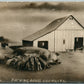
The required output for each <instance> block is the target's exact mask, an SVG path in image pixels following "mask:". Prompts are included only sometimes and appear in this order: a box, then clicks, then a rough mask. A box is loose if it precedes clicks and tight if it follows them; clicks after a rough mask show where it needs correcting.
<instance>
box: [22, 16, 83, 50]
mask: <svg viewBox="0 0 84 84" xmlns="http://www.w3.org/2000/svg"><path fill="white" fill-rule="evenodd" d="M23 46H35V47H41V48H46V49H48V50H50V51H66V50H74V49H75V50H76V49H78V48H82V47H83V46H84V27H83V26H82V25H81V24H80V23H79V22H78V21H77V19H76V18H74V17H73V16H72V15H69V16H67V17H62V18H58V19H56V20H54V21H53V22H51V23H50V24H49V25H47V26H46V27H45V28H43V29H41V30H40V31H37V32H36V33H34V34H32V35H29V36H28V37H26V38H24V39H23Z"/></svg>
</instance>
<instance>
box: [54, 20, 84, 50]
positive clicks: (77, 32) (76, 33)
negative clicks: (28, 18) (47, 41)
mask: <svg viewBox="0 0 84 84" xmlns="http://www.w3.org/2000/svg"><path fill="white" fill-rule="evenodd" d="M75 37H84V29H83V28H82V27H81V26H80V25H79V24H78V23H77V22H76V21H75V20H74V19H73V20H70V19H67V20H66V21H65V22H64V23H63V24H62V25H61V26H60V27H59V28H58V29H57V30H55V51H66V50H67V49H74V41H75V40H74V39H75ZM63 40H65V44H63ZM83 43H84V41H83Z"/></svg>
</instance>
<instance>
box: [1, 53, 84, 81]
mask: <svg viewBox="0 0 84 84" xmlns="http://www.w3.org/2000/svg"><path fill="white" fill-rule="evenodd" d="M59 59H60V61H61V62H62V63H61V64H58V65H53V66H52V67H51V68H50V69H46V70H43V71H38V72H29V71H18V70H16V69H14V68H11V67H8V66H6V65H4V64H0V82H84V51H76V52H66V53H60V56H59Z"/></svg>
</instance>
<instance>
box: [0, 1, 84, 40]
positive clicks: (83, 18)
mask: <svg viewBox="0 0 84 84" xmlns="http://www.w3.org/2000/svg"><path fill="white" fill-rule="evenodd" d="M67 15H73V16H74V17H75V18H76V19H77V20H78V21H79V22H80V23H81V24H82V25H83V26H84V2H0V36H4V37H6V38H8V39H11V40H14V41H21V40H22V39H24V38H25V37H26V36H28V35H30V34H33V33H34V32H36V31H38V30H40V29H42V28H44V27H45V26H46V25H48V24H49V23H50V22H52V21H53V20H55V19H57V18H60V17H64V16H67Z"/></svg>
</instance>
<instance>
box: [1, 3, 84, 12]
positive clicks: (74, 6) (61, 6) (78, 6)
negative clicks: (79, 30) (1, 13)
mask: <svg viewBox="0 0 84 84" xmlns="http://www.w3.org/2000/svg"><path fill="white" fill-rule="evenodd" d="M53 3H54V4H52V3H49V2H42V3H40V4H39V2H9V3H6V2H1V3H0V9H12V10H13V9H30V8H33V9H46V10H67V11H72V10H74V11H78V10H83V9H84V2H59V3H57V2H53ZM55 3H56V4H55Z"/></svg>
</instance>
